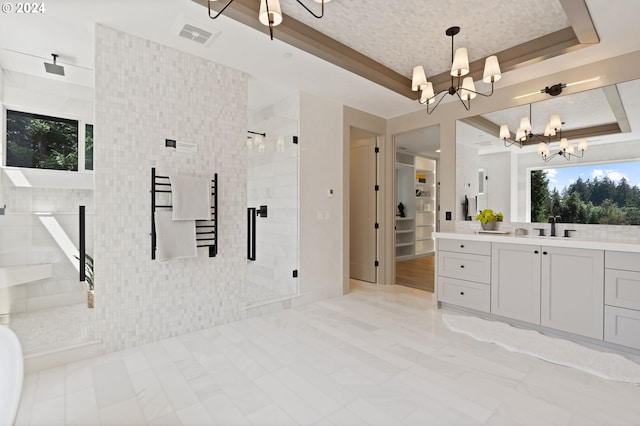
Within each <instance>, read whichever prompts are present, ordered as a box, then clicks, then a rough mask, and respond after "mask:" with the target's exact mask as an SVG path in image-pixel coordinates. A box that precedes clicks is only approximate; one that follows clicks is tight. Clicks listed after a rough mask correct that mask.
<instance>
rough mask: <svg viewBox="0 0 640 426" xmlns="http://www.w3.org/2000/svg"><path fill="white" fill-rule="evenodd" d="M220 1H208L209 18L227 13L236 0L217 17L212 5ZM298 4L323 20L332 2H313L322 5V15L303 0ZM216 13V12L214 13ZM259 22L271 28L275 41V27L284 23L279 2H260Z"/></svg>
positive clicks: (319, 0) (323, 0)
mask: <svg viewBox="0 0 640 426" xmlns="http://www.w3.org/2000/svg"><path fill="white" fill-rule="evenodd" d="M216 1H218V0H207V6H208V8H209V18H211V19H216V18H217V17H219V16H220V15H222V13H223V12H224V11H225V9H226V8H227V7H229V5H230V4H231V3H233V2H234V1H235V0H229V1H228V2H227V4H225V5H224V7H223V8H222V9H220V11H219V12H217V13H216V14H215V15H211V3H212V2H216ZM296 1H297V2H298V4H300V5H301V6H302V7H304V8H305V10H306V11H307V12H309V13H310V14H311V15H313V16H314V17H315V18H318V19H320V18H322V17H323V16H324V4H325V3H328V2H329V1H331V0H313V1H315V2H316V3H320V4H321V6H320V7H321V9H320V14H319V15H318V14H316V13H314V12H313V11H312V10H311V9H309V8H308V7H307V5H305V4H304V3H303V2H302V1H301V0H296ZM213 12H215V10H214V11H213ZM258 20H259V21H260V22H261V23H262V24H263V25H266V26H268V27H269V35H270V36H271V40H273V27H275V26H277V25H280V24H281V23H282V9H281V8H280V1H279V0H260V12H258Z"/></svg>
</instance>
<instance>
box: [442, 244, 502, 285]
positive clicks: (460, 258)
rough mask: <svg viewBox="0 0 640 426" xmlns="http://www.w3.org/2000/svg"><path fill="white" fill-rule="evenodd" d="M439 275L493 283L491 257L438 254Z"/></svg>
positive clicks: (446, 252)
mask: <svg viewBox="0 0 640 426" xmlns="http://www.w3.org/2000/svg"><path fill="white" fill-rule="evenodd" d="M438 275H442V276H445V277H450V278H459V279H461V280H468V281H477V282H480V283H483V284H489V283H490V282H491V256H481V255H477V254H465V253H453V252H449V251H441V252H438Z"/></svg>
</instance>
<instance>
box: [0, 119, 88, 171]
mask: <svg viewBox="0 0 640 426" xmlns="http://www.w3.org/2000/svg"><path fill="white" fill-rule="evenodd" d="M6 165H7V166H14V167H30V168H37V169H54V170H78V122H77V121H75V120H67V119H64V118H57V117H49V116H46V115H38V114H29V113H25V112H19V111H7V163H6Z"/></svg>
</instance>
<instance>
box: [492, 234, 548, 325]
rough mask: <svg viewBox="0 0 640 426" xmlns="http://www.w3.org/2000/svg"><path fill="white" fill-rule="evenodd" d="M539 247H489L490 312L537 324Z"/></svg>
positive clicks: (501, 245) (510, 245)
mask: <svg viewBox="0 0 640 426" xmlns="http://www.w3.org/2000/svg"><path fill="white" fill-rule="evenodd" d="M540 256H541V254H540V247H539V246H529V245H521V244H500V243H493V244H492V252H491V259H492V260H491V313H492V314H496V315H502V316H504V317H508V318H513V319H517V320H521V321H526V322H530V323H533V324H540Z"/></svg>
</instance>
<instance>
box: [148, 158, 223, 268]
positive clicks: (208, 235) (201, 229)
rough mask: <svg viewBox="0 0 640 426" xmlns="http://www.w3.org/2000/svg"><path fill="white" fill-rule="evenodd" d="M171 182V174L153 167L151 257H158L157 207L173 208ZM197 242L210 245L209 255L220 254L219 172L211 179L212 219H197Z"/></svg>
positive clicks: (205, 245) (206, 245)
mask: <svg viewBox="0 0 640 426" xmlns="http://www.w3.org/2000/svg"><path fill="white" fill-rule="evenodd" d="M169 194H171V182H170V181H169V176H160V175H157V174H156V168H155V167H153V168H151V259H155V258H156V223H155V220H156V219H155V212H156V209H171V208H172V205H171V197H170V196H169ZM196 242H197V246H198V247H208V248H209V257H215V256H216V255H217V254H218V174H217V173H215V174H214V175H213V179H212V180H211V220H197V221H196Z"/></svg>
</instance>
